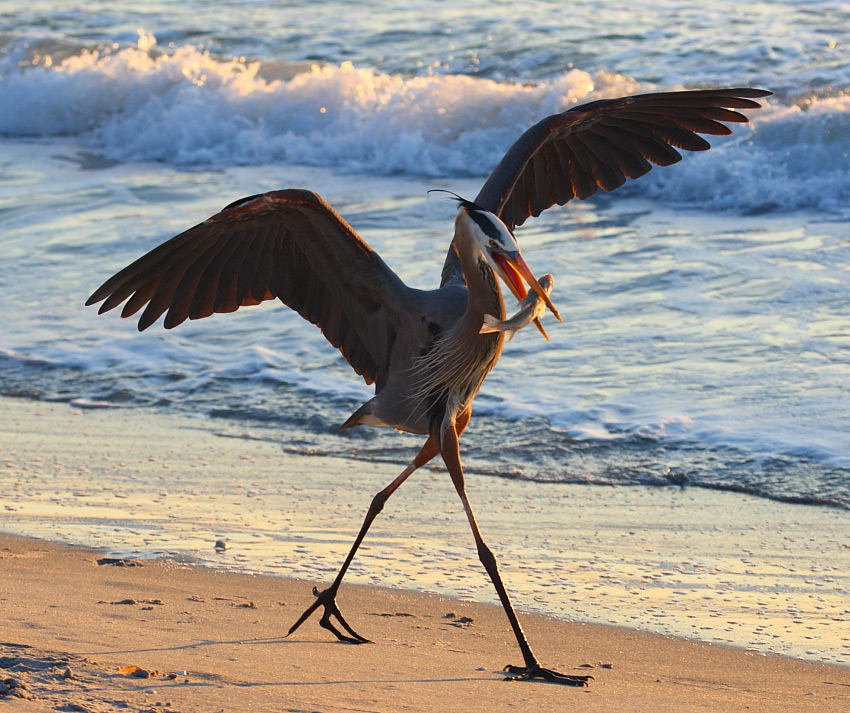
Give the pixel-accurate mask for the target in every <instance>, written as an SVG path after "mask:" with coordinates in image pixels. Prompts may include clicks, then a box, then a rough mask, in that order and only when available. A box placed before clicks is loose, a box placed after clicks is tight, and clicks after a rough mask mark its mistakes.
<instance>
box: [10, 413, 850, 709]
mask: <svg viewBox="0 0 850 713" xmlns="http://www.w3.org/2000/svg"><path fill="white" fill-rule="evenodd" d="M83 406H85V404H76V405H72V406H71V407H70V408H69V406H68V405H66V404H50V403H44V402H35V401H26V400H19V399H3V401H2V407H3V412H4V414H5V419H4V422H3V425H2V426H0V455H2V458H3V465H4V468H3V470H2V471H0V474H2V476H0V492H2V498H3V510H2V511H0V514H2V520H0V523H2V525H0V527H1V528H2V529H3V530H5V531H6V532H10V533H15V535H35V536H37V537H40V538H46V539H24V538H20V537H17V536H12V535H2V536H0V615H2V626H3V631H2V635H0V641H2V642H3V643H2V644H0V648H2V650H0V666H3V667H4V668H3V670H2V671H0V673H2V678H5V677H7V676H13V677H18V678H20V679H21V680H23V681H24V682H26V684H27V686H28V690H29V692H30V693H32V694H33V695H34V696H37V698H35V699H33V700H27V701H24V700H17V699H15V700H12V701H11V706H12V708H13V709H17V708H20V709H21V710H27V711H38V710H80V711H92V712H97V711H107V710H113V709H114V708H116V707H118V708H121V709H122V710H144V711H149V710H180V711H218V710H226V711H243V710H248V709H254V710H262V711H278V710H297V711H302V710H305V711H314V710H320V711H331V710H343V709H344V710H367V711H398V710H421V711H429V710H434V711H443V710H481V709H485V708H486V709H490V710H493V711H499V710H508V709H511V710H559V709H560V708H561V707H566V706H571V707H574V706H576V705H581V708H582V710H586V711H608V710H610V711H646V710H649V709H652V710H655V711H663V710H671V711H673V710H675V711H692V710H711V711H718V710H724V711H725V710H751V711H758V710H764V711H777V710H794V711H804V710H812V711H833V710H834V711H846V710H847V709H848V707H850V668H849V667H846V666H831V665H825V664H823V663H817V662H812V661H799V660H794V659H793V658H790V657H788V656H776V655H772V654H773V653H775V652H777V651H779V652H785V653H789V652H798V651H799V652H801V653H800V654H797V655H799V656H806V655H808V656H812V657H816V656H823V655H824V652H829V655H831V656H833V657H834V660H835V661H838V662H841V661H844V660H845V659H846V655H847V654H846V652H847V651H848V648H850V632H848V630H847V624H846V620H847V613H848V612H847V600H846V591H845V587H844V584H843V583H844V580H845V578H846V561H845V560H846V555H845V553H846V547H847V543H848V540H850V538H848V536H847V535H848V533H847V528H846V524H847V516H846V513H844V512H842V511H835V510H830V509H825V508H812V507H804V506H792V505H782V504H777V503H770V502H769V501H764V500H760V499H757V498H749V497H746V496H741V495H736V494H730V493H714V492H712V491H696V490H680V489H678V488H645V489H632V488H599V487H583V486H556V485H553V486H546V485H541V484H534V483H524V482H521V481H510V480H505V479H501V478H492V477H481V476H478V477H472V478H470V488H471V492H472V493H473V497H474V498H475V502H477V503H478V504H479V512H480V519H481V522H482V529H483V530H484V532H485V533H487V534H488V536H489V538H490V543H491V546H492V547H493V548H494V550H495V551H496V552H498V553H500V554H501V555H502V562H503V567H502V569H503V573H504V576H505V578H506V581H507V582H508V586H509V588H510V590H511V591H512V593H514V595H515V600H516V602H517V604H518V606H519V608H520V611H521V613H520V618H521V621H522V623H523V626H524V627H525V629H526V632H527V634H528V637H529V639H530V641H531V642H532V645H533V646H534V648H535V650H536V652H537V655H538V656H539V658H540V659H541V662H542V663H543V664H544V665H547V666H550V667H553V668H555V669H558V670H561V671H562V672H564V673H590V674H592V675H593V676H594V680H593V681H592V682H591V685H590V687H589V688H588V689H582V690H578V689H568V688H562V687H559V686H554V685H550V684H545V683H537V682H535V683H504V682H503V681H502V678H503V677H502V675H501V673H500V672H501V669H502V667H503V666H504V665H505V664H509V663H512V664H518V663H520V658H519V652H518V650H517V647H516V643H515V641H514V640H513V636H512V634H511V632H510V628H509V626H508V623H507V620H506V619H505V616H504V614H503V612H502V610H501V608H500V607H496V606H492V605H491V604H487V603H486V602H487V601H488V600H491V598H492V592H491V589H490V588H489V585H488V583H487V582H486V578H485V577H484V575H483V573H482V572H481V568H480V564H479V563H478V562H477V559H476V558H475V555H474V552H473V547H472V545H471V542H470V541H469V540H470V538H469V536H468V532H467V530H466V527H465V522H464V521H463V517H462V512H460V509H459V506H458V505H457V503H456V498H455V497H453V495H454V494H453V493H452V491H451V486H450V484H449V483H447V482H446V481H447V477H446V475H445V473H444V472H440V471H427V470H425V471H422V472H421V474H420V475H418V477H417V479H416V480H415V482H411V484H410V485H409V487H407V488H403V489H401V490H400V491H399V493H398V495H397V496H396V497H395V498H394V499H393V501H392V502H391V503H390V504H389V505H388V507H387V508H386V512H385V513H383V514H382V516H381V517H380V518H378V520H377V521H376V522H375V525H374V526H373V531H372V532H370V535H369V538H368V540H367V544H365V545H364V548H363V550H362V553H360V554H358V558H357V559H356V560H355V566H354V567H353V568H352V571H351V572H350V577H349V578H348V579H347V582H346V584H345V585H344V586H343V588H342V590H341V592H340V605H341V607H342V610H343V611H344V612H345V614H346V617H347V618H348V620H349V621H350V623H351V624H352V625H353V626H354V627H355V629H357V630H358V631H359V632H360V633H362V634H363V635H365V636H367V637H368V638H370V639H372V640H373V641H374V642H375V643H374V644H370V645H364V646H351V645H347V644H340V643H337V642H335V641H334V640H333V638H332V637H331V635H330V634H329V633H328V632H325V631H324V630H322V629H320V628H319V626H318V623H317V621H316V620H315V619H313V620H310V621H308V622H307V623H306V624H305V625H304V626H303V627H302V628H301V629H300V630H299V631H297V632H296V634H295V635H294V636H293V637H292V639H284V638H283V634H284V633H285V632H286V630H287V629H288V627H289V626H290V625H291V623H292V622H293V621H294V620H295V619H296V618H297V617H298V615H299V614H300V613H301V611H302V610H303V609H304V608H305V607H306V606H307V605H308V604H309V603H310V601H311V600H312V596H311V594H310V590H311V588H312V585H313V583H314V582H315V583H321V582H328V581H330V579H331V578H332V576H333V573H334V571H335V569H336V567H337V566H338V563H339V561H340V560H341V559H342V557H343V556H344V553H345V551H347V549H348V546H349V544H350V541H351V538H352V536H353V533H354V530H355V529H356V527H357V526H358V525H359V522H360V518H361V517H362V513H363V511H364V510H365V507H366V505H367V504H368V501H369V499H370V498H371V494H372V493H373V492H375V491H376V490H377V489H378V488H380V487H381V485H383V484H385V482H387V481H388V480H389V479H390V478H391V477H392V475H393V474H394V473H395V472H396V471H397V469H398V466H397V465H395V464H374V463H364V462H362V461H361V462H358V461H350V460H348V459H342V458H327V457H319V456H298V455H293V454H287V453H282V452H281V449H280V447H279V445H277V444H275V443H273V442H268V441H264V440H257V439H255V438H254V437H253V436H251V434H250V433H247V432H241V433H235V432H234V433H227V432H226V431H225V430H224V429H225V426H224V425H222V426H215V428H216V430H217V431H218V432H217V433H215V432H212V430H211V429H212V428H213V427H214V426H213V425H211V423H212V422H210V421H208V420H206V419H187V418H185V417H175V416H171V415H167V414H162V413H159V414H157V413H155V412H147V411H139V410H125V409H105V408H101V409H92V408H84V407H83ZM87 406H92V404H87ZM234 436H239V437H234ZM218 538H221V539H225V540H226V541H227V549H226V550H225V551H224V552H218V553H217V552H215V551H214V548H213V544H214V543H215V541H216V539H218ZM47 540H53V541H60V542H66V543H73V544H75V545H81V544H84V545H94V546H97V547H98V548H100V549H87V548H83V547H81V546H73V547H68V546H63V545H60V544H55V543H53V542H49V541H47ZM157 556H161V557H162V559H157V558H156V557H157ZM122 562H123V564H122ZM127 563H130V564H132V566H127ZM200 565H205V566H200ZM227 570H230V571H227ZM259 572H263V573H279V574H282V575H287V577H289V578H284V577H280V576H264V575H262V574H259ZM354 582H360V583H361V586H356V585H355V584H353V583H354ZM370 582H374V583H382V584H385V585H390V586H391V587H393V589H384V588H377V587H372V586H362V584H368V583H370ZM408 587H420V588H429V589H432V590H436V592H434V593H430V594H428V593H424V594H416V593H411V592H407V591H403V590H402V588H404V589H406V588H408ZM441 588H442V589H441ZM447 593H450V594H452V595H453V597H447V596H443V595H445V594H447ZM473 599H478V601H473ZM531 606H534V607H537V608H538V609H540V608H542V607H547V610H548V611H552V612H555V613H557V614H558V615H559V616H560V617H562V618H564V617H565V618H567V619H585V620H588V619H591V618H595V621H602V622H603V623H602V625H599V624H593V623H576V622H569V621H563V620H561V619H553V618H547V617H544V616H541V615H539V614H531V613H528V609H529V607H531ZM607 620H612V621H614V620H618V621H617V623H619V624H621V625H622V623H628V625H629V626H630V627H632V628H621V626H610V625H605V622H606V621H607ZM633 628H650V629H652V630H654V632H655V633H648V632H643V631H635V630H633ZM670 633H677V634H679V635H680V636H681V635H682V633H684V635H686V636H687V635H688V634H689V633H690V638H692V639H693V638H696V639H703V640H707V641H708V642H712V643H704V642H699V641H692V640H690V641H689V640H686V639H682V638H677V637H672V636H669V634H670ZM729 642H731V643H736V644H737V646H738V648H732V647H728V646H725V645H723V644H725V643H729ZM745 648H749V649H751V650H749V651H747V650H745ZM585 665H588V666H590V667H591V668H584V666H585ZM132 666H136V667H139V668H141V669H143V670H145V671H156V672H158V673H157V674H156V675H154V676H151V677H149V678H146V679H142V678H139V677H137V676H135V675H133V673H132V672H125V673H121V669H126V667H132ZM66 668H69V669H70V674H68V677H64V676H65V675H66V674H65V673H64V672H65V670H66ZM183 671H185V672H186V673H185V674H184V673H180V672H183ZM171 674H174V675H175V677H174V678H169V675H171ZM579 701H580V703H579ZM4 702H5V703H7V704H9V697H8V695H7V696H6V697H5V701H4ZM169 703H170V705H166V704H169Z"/></svg>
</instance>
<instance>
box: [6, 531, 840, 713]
mask: <svg viewBox="0 0 850 713" xmlns="http://www.w3.org/2000/svg"><path fill="white" fill-rule="evenodd" d="M124 562H125V563H126V562H127V561H124ZM131 562H132V561H131ZM134 564H135V566H126V565H122V561H121V560H118V561H116V560H114V559H109V558H106V559H105V558H104V557H103V553H101V552H99V551H96V550H90V549H87V548H81V547H67V546H62V545H57V544H53V543H48V542H43V541H38V540H31V539H24V538H18V537H12V536H7V535H2V536H0V572H1V573H2V575H0V585H2V589H0V606H2V611H3V634H2V639H3V643H0V666H3V667H4V670H3V671H0V673H2V674H3V675H2V677H3V678H6V677H8V676H13V677H15V678H17V679H19V680H21V681H23V682H24V683H25V685H26V687H27V692H28V695H29V694H31V695H33V696H35V698H33V699H31V700H11V710H26V711H53V710H67V711H70V710H75V711H93V712H94V711H107V710H113V709H115V708H120V709H121V710H128V711H152V710H153V711H158V710H174V711H220V710H225V711H245V710H261V711H335V710H347V711H351V710H358V711H401V710H410V711H447V710H458V711H460V710H467V711H469V710H488V711H507V710H538V711H544V710H561V709H566V708H567V707H570V708H572V707H575V706H580V707H581V710H584V711H618V712H621V711H647V710H653V711H668V710H669V711H697V710H706V711H733V710H735V711H743V710H749V711H781V710H794V711H820V712H823V711H846V710H847V706H848V702H850V669H848V668H846V667H838V666H827V665H823V664H815V663H810V662H803V661H795V660H792V659H788V658H783V657H778V656H765V655H758V654H753V653H748V652H744V651H740V650H736V649H732V648H729V647H724V646H712V645H707V644H700V643H695V642H688V641H683V640H680V639H675V638H672V637H666V636H661V635H656V634H648V633H644V632H635V631H629V630H626V629H621V628H617V627H609V626H603V625H591V624H576V623H569V622H563V621H557V620H553V619H548V618H545V617H541V616H537V615H526V616H524V617H523V624H524V626H525V628H526V630H527V633H528V634H529V636H530V637H531V640H532V641H534V642H535V645H536V647H537V651H538V655H539V656H540V657H541V658H542V660H543V661H544V662H545V663H546V664H548V665H552V666H555V667H559V668H561V669H562V670H564V671H566V672H577V673H591V674H592V675H593V676H594V680H593V681H592V682H591V685H590V687H589V688H587V689H571V688H564V687H561V686H555V685H551V684H546V683H538V682H533V683H525V682H522V683H505V682H503V681H502V676H501V674H500V670H501V667H502V666H503V665H504V664H506V663H510V662H517V661H518V652H517V650H516V645H515V643H514V642H513V641H512V637H511V634H510V631H509V630H508V628H507V625H506V622H505V620H504V614H503V613H502V612H501V610H500V609H498V608H496V607H493V606H490V605H485V604H474V603H469V602H458V601H454V600H450V599H446V598H443V597H439V596H436V595H423V594H414V593H410V592H401V591H392V590H385V589H379V588H374V587H364V586H349V587H347V588H346V590H345V594H344V606H345V609H346V612H347V613H348V616H349V618H350V619H351V620H353V621H357V622H358V623H360V624H361V625H362V628H363V629H364V631H367V632H368V634H369V636H370V637H372V639H373V641H374V642H375V643H374V644H368V645H362V646H351V645H348V644H340V643H336V642H333V641H331V639H330V637H329V636H328V635H326V633H325V632H324V631H321V630H319V629H318V628H317V627H316V626H307V627H305V628H304V629H303V630H301V631H299V632H297V634H296V635H295V636H293V638H292V639H284V638H283V636H282V634H283V633H284V632H285V630H286V628H287V626H288V624H289V622H290V621H291V620H292V619H293V617H294V616H296V615H297V613H298V612H300V611H301V609H302V607H305V606H306V605H307V604H308V603H309V601H310V599H311V595H310V585H309V584H308V583H307V582H302V581H297V580H288V579H280V578H273V577H267V576H250V575H245V574H236V573H230V572H220V571H214V570H211V569H209V568H204V567H196V566H188V565H185V564H180V563H177V562H174V561H168V560H164V561H155V560H147V561H143V562H141V563H138V562H135V563H134ZM583 665H589V668H583V667H582V666H583ZM127 667H139V668H140V669H142V670H143V671H146V672H148V673H150V676H149V677H147V678H140V677H138V674H139V673H142V672H125V673H122V669H124V670H125V671H128V669H127ZM5 703H6V704H7V705H8V704H9V703H10V698H9V697H8V696H7V697H6V700H5Z"/></svg>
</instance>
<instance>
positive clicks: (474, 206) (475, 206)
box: [428, 188, 486, 212]
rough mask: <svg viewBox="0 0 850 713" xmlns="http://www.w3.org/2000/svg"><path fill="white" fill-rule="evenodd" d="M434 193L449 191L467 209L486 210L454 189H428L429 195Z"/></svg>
mask: <svg viewBox="0 0 850 713" xmlns="http://www.w3.org/2000/svg"><path fill="white" fill-rule="evenodd" d="M432 193H447V194H448V195H450V196H451V197H452V198H453V199H454V200H456V201H457V202H458V205H462V206H463V207H464V208H466V209H467V210H480V211H483V212H486V211H484V209H483V208H482V207H481V206H480V205H478V204H477V203H473V202H472V201H468V200H466V198H461V197H460V196H459V195H458V194H457V193H455V192H454V191H447V190H446V189H445V188H432V189H431V190H429V191H428V195H431V194H432Z"/></svg>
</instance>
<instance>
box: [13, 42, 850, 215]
mask: <svg viewBox="0 0 850 713" xmlns="http://www.w3.org/2000/svg"><path fill="white" fill-rule="evenodd" d="M51 52H52V53H51ZM54 55H55V58H54ZM658 89H659V87H655V86H652V85H642V84H640V83H639V82H637V81H636V80H634V79H631V78H628V77H624V76H621V75H618V74H612V73H605V72H597V73H595V74H590V73H588V72H585V71H583V70H581V69H571V70H569V71H567V72H565V73H563V74H561V75H558V76H556V77H555V78H553V79H551V80H550V81H546V82H540V83H537V84H532V85H525V84H517V83H511V82H499V81H494V80H492V79H484V78H477V77H473V76H469V75H464V74H427V75H424V76H409V75H402V74H386V73H381V72H379V71H376V70H374V69H370V68H366V67H356V66H354V65H352V64H351V63H348V62H344V63H342V64H340V65H327V64H326V65H318V64H315V65H312V66H305V65H303V64H287V63H280V62H275V63H262V62H248V61H245V60H244V59H243V58H233V59H224V60H223V59H219V58H216V57H214V56H212V55H211V54H209V53H208V52H206V51H203V50H202V49H200V48H199V47H197V46H194V45H191V44H187V45H183V46H180V47H175V48H172V47H169V48H167V51H164V50H160V49H159V48H158V46H157V44H156V39H155V38H154V37H153V36H152V35H150V34H149V33H146V32H143V31H140V33H139V36H138V38H137V40H136V41H135V42H134V43H132V44H124V45H120V44H117V43H116V44H111V45H106V46H98V47H95V48H91V47H79V48H77V50H76V51H75V52H72V51H70V50H69V49H68V47H67V46H66V45H62V46H61V47H60V46H56V47H54V48H52V49H51V46H50V45H45V43H44V42H42V43H40V44H38V45H31V44H28V43H23V42H21V43H19V44H17V45H13V46H11V47H10V46H9V45H7V46H6V47H4V48H3V53H2V56H0V133H2V134H5V135H6V136H12V137H56V136H72V137H76V138H77V140H79V141H80V142H81V143H84V144H86V145H88V146H90V147H92V148H94V149H96V150H97V151H99V152H102V153H103V154H105V155H106V156H108V157H110V158H114V159H118V160H124V161H160V162H165V163H168V164H176V165H221V166H227V165H261V164H272V163H281V164H304V165H313V166H324V167H330V168H333V169H335V170H339V171H343V172H364V173H371V174H382V175H393V174H404V175H413V176H424V177H463V176H486V175H487V174H488V173H489V172H490V171H491V170H492V168H493V167H494V166H495V165H496V164H497V163H498V161H499V159H500V158H501V156H502V155H503V154H504V151H505V150H506V149H507V148H508V146H509V145H510V144H511V142H512V141H513V140H514V139H516V138H517V137H518V136H519V135H520V134H521V133H522V131H524V130H525V129H526V128H528V127H529V126H530V125H532V124H533V123H534V122H535V121H538V120H539V119H541V118H543V117H545V116H547V115H549V114H552V113H556V112H561V111H564V110H566V109H569V108H570V107H573V106H576V105H578V104H581V103H583V102H585V101H591V100H593V99H597V98H600V97H609V96H618V95H623V94H629V93H635V92H641V91H655V90H658ZM836 91H837V96H836V95H834V96H823V97H820V98H818V97H812V96H809V95H807V96H801V97H799V98H797V99H794V98H793V97H790V98H783V100H782V102H778V101H776V100H771V101H767V102H765V104H766V108H765V109H762V110H760V111H756V112H751V117H752V119H753V122H752V124H750V125H747V126H737V127H735V137H733V138H716V139H712V142H713V143H714V145H715V148H714V150H712V151H711V152H709V154H708V155H707V156H702V157H700V158H699V160H698V161H690V160H686V161H684V162H683V163H682V164H681V165H680V166H678V167H676V168H675V169H667V170H666V171H663V172H661V171H657V172H653V174H652V175H651V176H650V177H649V178H646V179H643V180H642V181H640V182H637V183H636V184H634V185H633V186H632V187H631V188H630V189H628V190H629V191H631V192H632V193H639V194H642V195H644V196H647V197H650V198H655V199H662V198H663V199H664V200H665V201H668V202H671V201H672V202H675V203H678V204H686V205H688V206H691V207H693V208H698V209H700V208H702V209H710V210H718V209H719V210H734V211H742V212H748V213H762V212H776V211H779V212H781V211H787V210H793V209H804V210H805V209H808V210H820V211H827V212H830V213H837V214H842V213H844V212H845V211H846V210H847V208H846V205H847V203H848V199H850V175H848V172H847V165H848V156H849V155H850V97H848V96H847V95H845V94H843V93H841V92H840V90H836Z"/></svg>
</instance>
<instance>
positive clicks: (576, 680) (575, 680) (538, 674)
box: [504, 665, 593, 686]
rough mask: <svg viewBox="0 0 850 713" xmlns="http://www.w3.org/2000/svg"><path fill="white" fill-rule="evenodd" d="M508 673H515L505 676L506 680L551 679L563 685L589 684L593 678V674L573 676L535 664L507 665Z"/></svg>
mask: <svg viewBox="0 0 850 713" xmlns="http://www.w3.org/2000/svg"><path fill="white" fill-rule="evenodd" d="M504 671H505V672H506V673H510V674H513V675H511V676H507V677H506V678H505V680H506V681H532V680H535V679H536V680H539V681H549V682H550V683H559V684H560V685H562V686H587V685H588V682H589V681H591V680H593V676H571V675H568V674H564V673H558V672H557V671H553V670H552V669H549V668H543V667H542V666H540V665H535V666H510V665H508V666H505V668H504Z"/></svg>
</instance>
